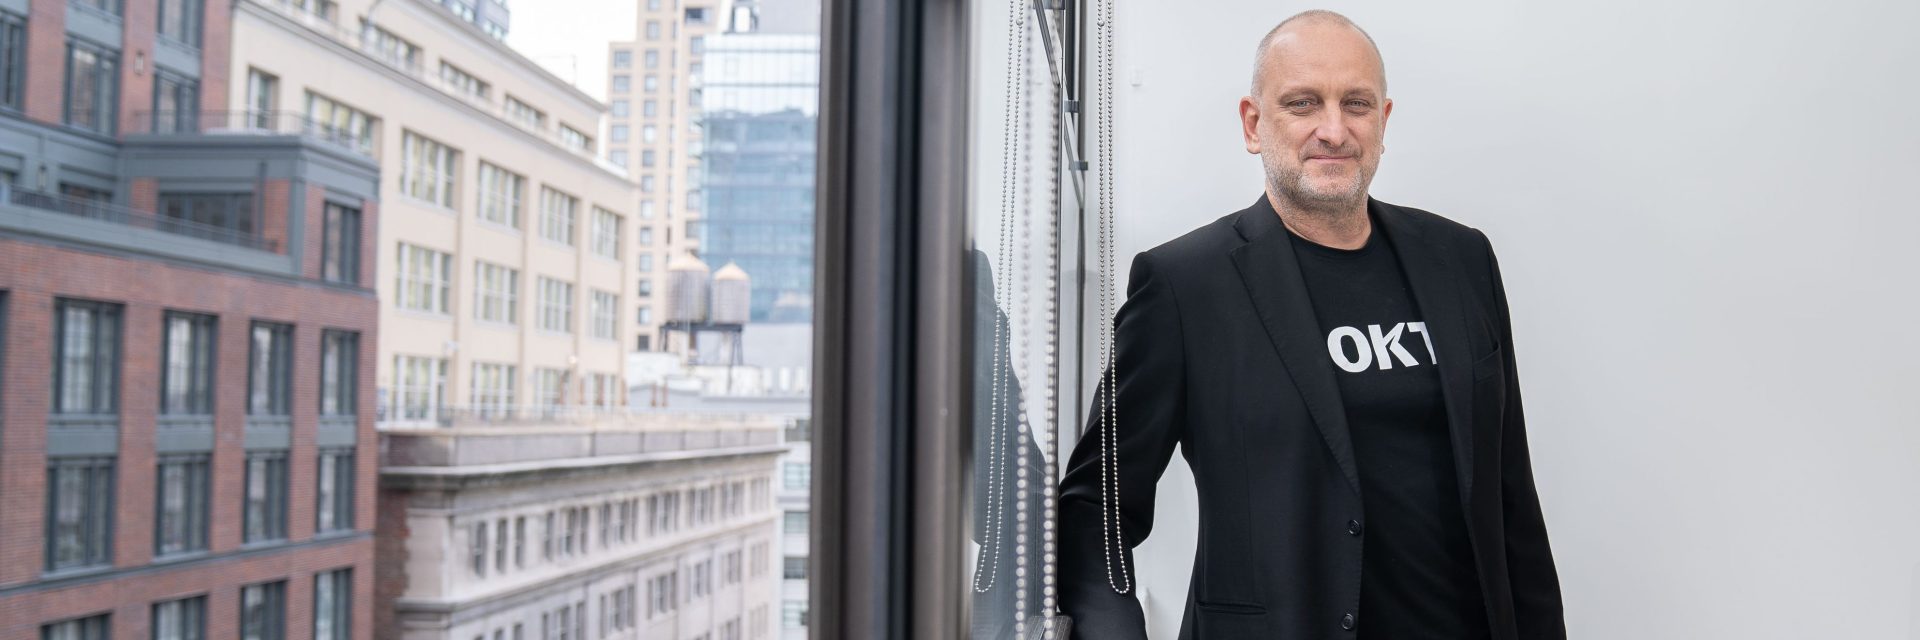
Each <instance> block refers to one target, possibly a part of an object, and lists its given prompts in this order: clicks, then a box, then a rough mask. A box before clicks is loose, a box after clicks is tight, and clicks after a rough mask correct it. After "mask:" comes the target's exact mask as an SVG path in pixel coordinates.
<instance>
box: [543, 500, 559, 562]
mask: <svg viewBox="0 0 1920 640" xmlns="http://www.w3.org/2000/svg"><path fill="white" fill-rule="evenodd" d="M559 526H560V522H559V516H558V512H555V511H548V512H547V526H545V527H542V528H541V529H540V545H541V546H540V557H542V558H546V559H548V560H552V559H553V558H554V556H555V555H558V553H559V549H560V539H559V536H560V528H559Z"/></svg>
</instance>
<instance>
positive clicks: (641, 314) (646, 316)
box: [634, 307, 653, 351]
mask: <svg viewBox="0 0 1920 640" xmlns="http://www.w3.org/2000/svg"><path fill="white" fill-rule="evenodd" d="M634 313H635V314H636V315H635V316H634V320H635V321H637V322H638V323H639V324H640V326H642V327H644V326H647V325H649V324H653V309H652V308H650V307H640V309H639V310H638V311H636V312H634ZM646 338H647V337H646V336H640V339H641V342H640V343H641V344H643V345H644V344H646ZM640 350H641V351H646V350H647V348H646V347H641V348H640Z"/></svg>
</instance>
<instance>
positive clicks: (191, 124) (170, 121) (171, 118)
mask: <svg viewBox="0 0 1920 640" xmlns="http://www.w3.org/2000/svg"><path fill="white" fill-rule="evenodd" d="M199 116H200V81H198V80H194V79H192V78H188V77H184V76H179V75H175V74H172V73H168V72H166V71H158V70H156V71H154V73H153V132H154V133H179V132H190V131H199V130H200V127H199Z"/></svg>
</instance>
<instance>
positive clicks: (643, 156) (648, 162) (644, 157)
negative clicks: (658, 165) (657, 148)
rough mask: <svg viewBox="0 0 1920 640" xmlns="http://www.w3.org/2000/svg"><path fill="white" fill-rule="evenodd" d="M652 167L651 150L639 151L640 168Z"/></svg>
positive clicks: (652, 156) (652, 157)
mask: <svg viewBox="0 0 1920 640" xmlns="http://www.w3.org/2000/svg"><path fill="white" fill-rule="evenodd" d="M653 165H654V154H653V150H652V149H642V150H641V151H640V166H642V167H651V166H653ZM649 217H650V216H649Z"/></svg>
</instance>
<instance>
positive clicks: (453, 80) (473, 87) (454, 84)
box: [440, 60, 493, 101]
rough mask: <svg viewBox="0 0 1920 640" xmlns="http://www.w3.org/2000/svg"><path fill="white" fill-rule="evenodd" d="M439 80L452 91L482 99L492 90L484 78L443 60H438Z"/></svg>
mask: <svg viewBox="0 0 1920 640" xmlns="http://www.w3.org/2000/svg"><path fill="white" fill-rule="evenodd" d="M440 82H442V83H445V84H446V86H447V89H448V90H450V91H452V92H454V93H457V94H460V95H463V96H468V97H472V98H478V99H480V100H483V101H484V100H486V99H487V96H488V95H489V94H490V93H492V91H493V88H492V87H490V86H488V85H487V82H486V81H485V80H481V79H480V78H477V77H475V76H474V75H473V74H471V73H467V72H466V71H465V70H463V69H461V68H460V67H456V66H453V65H452V64H448V63H447V61H445V60H441V61H440Z"/></svg>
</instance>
